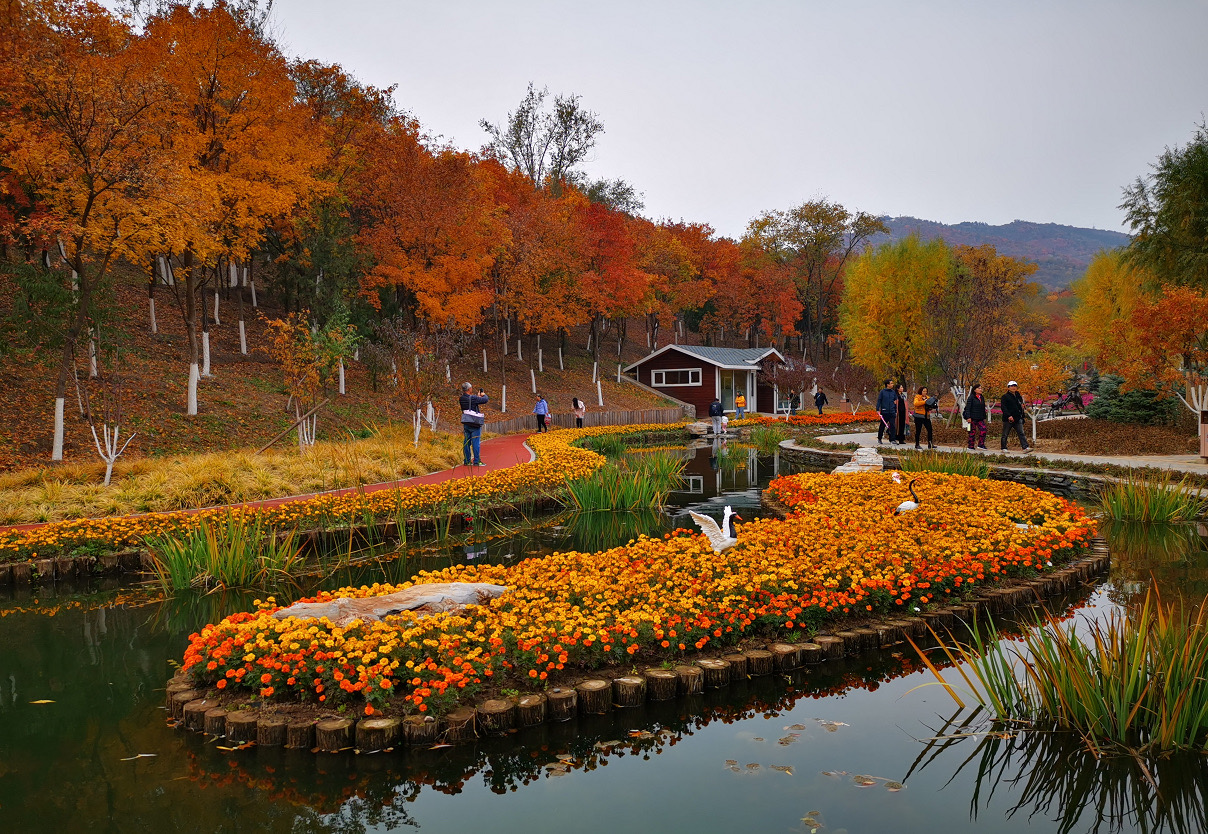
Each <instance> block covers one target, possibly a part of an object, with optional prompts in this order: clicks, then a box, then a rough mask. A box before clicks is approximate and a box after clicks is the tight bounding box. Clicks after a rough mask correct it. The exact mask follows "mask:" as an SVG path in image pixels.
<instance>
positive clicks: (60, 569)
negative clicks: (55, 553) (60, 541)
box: [55, 556, 76, 579]
mask: <svg viewBox="0 0 1208 834" xmlns="http://www.w3.org/2000/svg"><path fill="white" fill-rule="evenodd" d="M75 573H76V563H75V559H72V558H71V557H70V556H60V557H59V558H57V559H55V578H56V579H68V578H69V577H72V576H75Z"/></svg>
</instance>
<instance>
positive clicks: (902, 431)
mask: <svg viewBox="0 0 1208 834" xmlns="http://www.w3.org/2000/svg"><path fill="white" fill-rule="evenodd" d="M894 394H895V396H896V397H897V399H896V401H895V402H894V412H893V415H894V420H895V423H894V426H895V427H896V428H897V430H898V445H899V446H903V445H905V444H906V414H907V413H908V412H909V411H910V407H909V404H908V403H907V402H906V386H905V385H902V384H901V383H898V387H897V388H895V389H894Z"/></svg>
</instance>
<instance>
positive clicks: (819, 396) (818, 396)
mask: <svg viewBox="0 0 1208 834" xmlns="http://www.w3.org/2000/svg"><path fill="white" fill-rule="evenodd" d="M814 405H816V406H817V407H818V416H819V417H821V416H822V406H824V405H826V392H825V391H823V390H822V389H821V388H819V389H818V390H817V391H815V392H814Z"/></svg>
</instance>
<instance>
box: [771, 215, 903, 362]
mask: <svg viewBox="0 0 1208 834" xmlns="http://www.w3.org/2000/svg"><path fill="white" fill-rule="evenodd" d="M888 231H889V230H888V229H887V228H886V227H885V224H884V223H882V222H881V221H880V219H878V218H877V217H874V216H873V215H871V214H866V213H865V212H855V213H852V212H851V211H849V210H848V209H846V208H844V207H843V206H842V205H840V204H839V203H833V202H829V201H827V200H811V201H808V202H804V203H802V204H801V205H799V206H795V207H793V208H791V209H788V210H787V211H765V212H763V213H762V214H760V215H759V216H758V217H756V218H755V219H754V220H752V221H751V222H750V223H749V224H748V225H747V237H749V238H753V239H754V240H756V241H758V242H759V244H760V246H762V247H763V249H764V250H765V251H767V252H768V253H769V254H770V255H771V256H772V257H773V258H775V259H776V260H777V261H778V262H779V263H781V264H783V265H785V266H787V267H788V268H789V269H790V270H791V271H792V274H793V279H794V281H795V283H796V285H797V298H798V300H799V301H800V302H801V305H802V307H803V308H804V321H803V324H804V337H805V341H806V342H807V343H808V345H809V352H810V354H811V355H812V356H813V357H814V358H818V356H819V355H820V353H821V351H822V349H823V346H824V343H825V340H826V337H827V335H829V334H830V333H832V332H834V330H835V327H836V326H837V324H838V318H837V312H838V311H837V308H838V304H839V298H840V294H841V290H842V288H841V286H840V284H841V278H842V275H843V272H844V269H845V268H846V267H847V264H848V261H849V260H850V259H851V258H852V256H853V255H855V254H858V251H859V250H860V249H861V247H863V246H864V244H866V243H867V242H868V241H869V239H871V238H872V237H873V236H874V235H876V234H879V233H885V232H888Z"/></svg>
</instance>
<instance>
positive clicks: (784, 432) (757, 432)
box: [750, 423, 792, 455]
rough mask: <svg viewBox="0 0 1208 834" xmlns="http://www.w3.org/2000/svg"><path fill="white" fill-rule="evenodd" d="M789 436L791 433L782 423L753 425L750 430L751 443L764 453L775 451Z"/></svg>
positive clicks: (768, 453)
mask: <svg viewBox="0 0 1208 834" xmlns="http://www.w3.org/2000/svg"><path fill="white" fill-rule="evenodd" d="M791 436H792V433H791V432H790V431H789V428H788V426H786V425H785V424H783V423H774V424H772V425H770V426H755V427H754V428H753V429H751V431H750V438H751V443H752V444H753V445H754V446H755V448H756V449H758V450H759V451H761V452H763V453H764V454H765V455H770V454H772V453H773V452H775V451H776V449H777V448H778V447H779V446H780V444H781V442H782V441H785V440H788V439H789V437H791Z"/></svg>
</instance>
